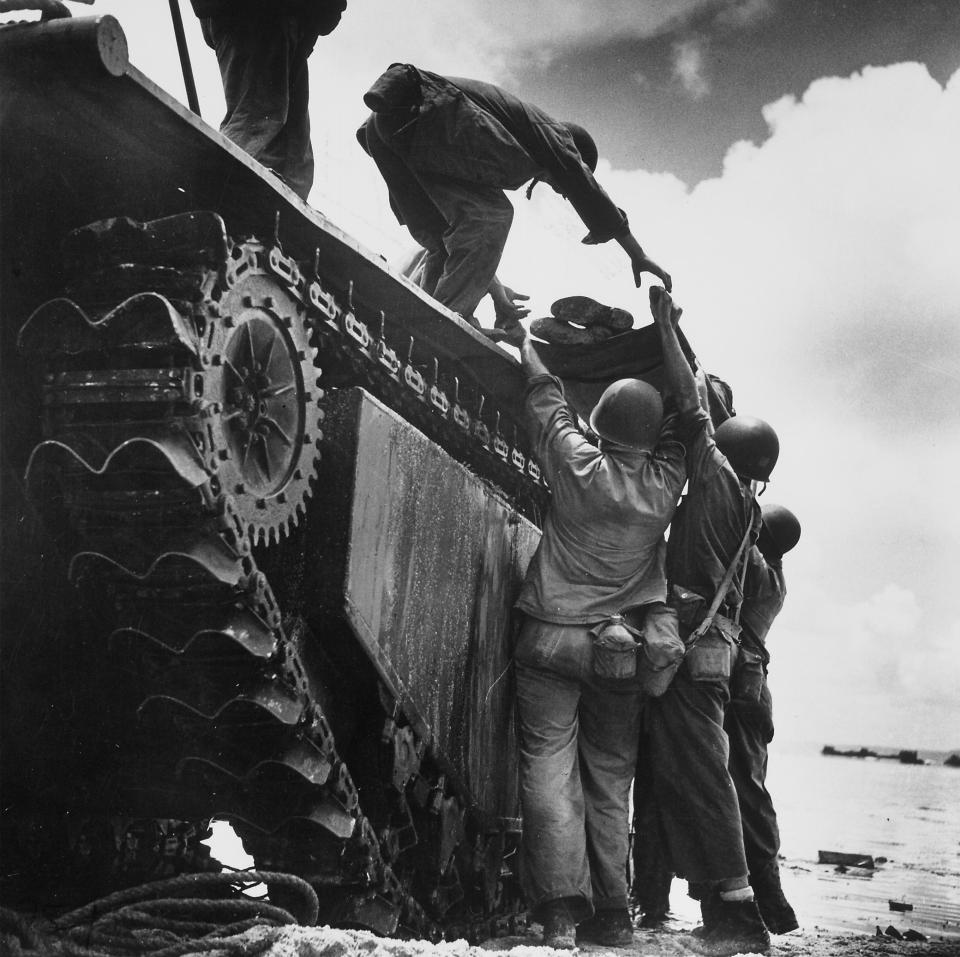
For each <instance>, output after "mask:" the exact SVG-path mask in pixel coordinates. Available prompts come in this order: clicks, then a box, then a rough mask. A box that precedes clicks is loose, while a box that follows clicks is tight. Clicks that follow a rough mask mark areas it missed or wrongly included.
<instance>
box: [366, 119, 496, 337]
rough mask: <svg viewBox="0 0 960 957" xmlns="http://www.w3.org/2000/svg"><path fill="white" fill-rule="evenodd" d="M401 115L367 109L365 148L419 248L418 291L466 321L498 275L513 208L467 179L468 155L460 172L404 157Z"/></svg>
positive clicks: (488, 188) (493, 191) (490, 189)
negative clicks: (427, 167)
mask: <svg viewBox="0 0 960 957" xmlns="http://www.w3.org/2000/svg"><path fill="white" fill-rule="evenodd" d="M409 122H410V117H409V115H408V114H406V113H400V114H393V113H374V114H373V115H372V116H371V117H370V118H369V119H368V120H367V123H366V126H365V128H364V135H365V138H366V146H367V152H368V153H369V154H370V156H371V157H372V158H373V160H374V162H375V163H376V164H377V168H378V169H379V171H380V175H381V176H382V177H383V179H384V182H385V183H386V184H387V189H388V190H389V193H390V205H391V207H392V208H393V211H394V213H395V214H396V217H397V219H398V220H399V221H400V222H401V223H403V224H404V225H405V226H406V227H407V229H408V230H409V231H410V235H411V236H412V237H413V239H414V240H415V241H416V242H417V243H419V244H420V245H421V246H422V247H423V248H424V249H425V250H426V251H427V255H426V257H425V259H424V262H423V268H422V270H421V272H420V274H419V277H418V281H419V283H420V286H421V288H422V289H423V290H424V291H425V292H427V293H429V294H430V295H431V296H433V297H434V299H436V300H437V301H438V302H440V303H442V304H443V305H444V306H446V307H447V308H448V309H450V310H451V311H452V312H458V313H460V315H461V316H463V317H464V318H465V319H470V318H472V317H473V313H474V310H475V309H476V308H477V305H478V304H479V302H480V300H481V299H482V298H483V297H484V295H485V294H486V292H487V290H488V289H489V287H490V283H491V282H492V281H493V279H494V278H495V276H496V274H497V268H498V267H499V265H500V258H501V257H502V256H503V249H504V246H505V245H506V242H507V236H508V234H509V232H510V225H511V223H512V222H513V205H512V204H511V203H510V200H509V199H507V197H506V195H505V194H504V192H503V190H502V189H499V188H498V187H496V186H485V185H483V184H480V183H475V182H471V181H470V157H469V156H464V157H463V176H462V178H461V177H458V176H456V175H446V176H445V175H440V174H436V173H426V172H421V171H418V170H416V169H413V168H411V167H410V165H408V163H407V160H406V150H405V148H404V146H405V139H404V135H403V127H404V125H405V124H407V123H409Z"/></svg>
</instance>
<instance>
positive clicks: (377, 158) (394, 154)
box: [364, 113, 448, 295]
mask: <svg viewBox="0 0 960 957" xmlns="http://www.w3.org/2000/svg"><path fill="white" fill-rule="evenodd" d="M407 122H409V117H408V116H406V114H395V113H374V114H371V116H370V117H369V118H368V119H367V122H366V124H365V126H364V131H365V138H366V144H367V151H368V152H369V153H370V156H371V158H372V159H373V161H374V162H375V163H376V164H377V169H378V170H379V171H380V175H381V176H382V177H383V181H384V182H385V183H386V184H387V190H388V191H389V194H390V207H391V208H392V209H393V212H394V215H395V216H396V217H397V221H398V222H400V223H402V224H403V225H404V226H406V227H407V229H408V230H409V231H410V235H411V236H412V237H413V239H414V241H415V242H417V243H419V244H420V245H421V246H422V247H423V248H424V250H425V251H426V256H425V257H424V259H423V261H422V263H421V265H420V268H419V271H418V274H417V284H418V285H419V286H420V288H421V289H423V290H424V291H425V292H428V293H429V294H430V295H433V293H434V290H435V289H436V286H437V281H438V280H439V278H440V276H441V274H442V273H443V266H444V263H445V262H446V261H447V250H446V247H445V246H444V245H443V234H444V233H445V232H446V231H447V228H448V224H447V221H446V219H444V218H443V213H441V212H440V210H439V209H438V208H437V205H436V203H434V201H433V200H432V199H431V198H430V196H429V195H428V194H427V192H426V190H425V189H424V188H423V186H421V185H420V181H419V179H417V177H416V175H415V174H414V173H413V171H412V170H411V169H410V168H409V167H408V166H407V164H406V161H405V160H404V158H403V155H402V152H400V151H398V150H397V149H395V148H394V145H393V139H394V137H395V135H396V133H397V130H398V129H399V128H401V127H402V126H403V125H404V124H405V123H407Z"/></svg>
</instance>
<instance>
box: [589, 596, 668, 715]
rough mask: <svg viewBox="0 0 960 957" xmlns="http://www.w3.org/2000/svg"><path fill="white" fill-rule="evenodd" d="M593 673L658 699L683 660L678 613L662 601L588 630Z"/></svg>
mask: <svg viewBox="0 0 960 957" xmlns="http://www.w3.org/2000/svg"><path fill="white" fill-rule="evenodd" d="M590 634H591V636H592V637H593V672H594V675H596V677H598V678H603V679H606V680H609V679H614V681H615V682H617V683H621V682H623V683H630V684H632V685H634V686H635V687H638V688H639V689H640V690H641V691H643V692H644V693H645V694H648V695H650V696H652V697H659V696H660V695H662V694H663V693H664V691H666V690H667V688H668V687H669V685H670V682H671V681H672V680H673V676H674V675H675V674H676V673H677V668H679V667H680V662H681V661H682V660H683V652H684V645H683V641H682V640H681V638H680V632H679V627H678V621H677V613H676V612H675V611H674V610H673V609H672V608H669V607H668V606H667V605H665V604H663V603H662V602H656V603H653V604H650V605H641V606H639V607H637V608H633V609H630V610H629V611H626V612H624V614H623V615H614V616H613V617H612V618H608V619H607V620H606V621H604V622H602V623H601V624H600V625H597V626H596V627H595V628H593V629H591V631H590Z"/></svg>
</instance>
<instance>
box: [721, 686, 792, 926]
mask: <svg viewBox="0 0 960 957" xmlns="http://www.w3.org/2000/svg"><path fill="white" fill-rule="evenodd" d="M724 727H725V728H726V730H727V734H728V736H729V739H730V775H731V777H732V778H733V783H734V785H735V786H736V789H737V797H738V798H739V802H740V816H741V820H742V823H743V842H744V848H745V850H746V855H747V865H748V867H749V868H750V883H751V885H752V886H753V889H754V893H755V895H756V898H757V904H758V905H759V907H760V913H761V914H762V915H763V918H764V920H765V921H766V923H767V926H768V927H769V928H770V930H772V931H773V932H774V933H784V932H786V931H788V930H793V929H794V928H795V927H796V926H797V921H796V915H795V914H794V912H793V908H792V907H791V906H790V904H789V902H788V901H787V899H786V897H785V896H784V894H783V890H782V888H781V886H780V865H779V863H778V861H777V856H778V854H779V852H780V830H779V827H778V826H777V813H776V811H775V810H774V807H773V799H772V798H771V796H770V792H769V791H767V787H766V779H767V747H768V745H769V744H770V742H771V741H772V740H773V699H772V698H771V695H770V689H769V687H768V685H767V681H766V678H764V681H763V684H762V685H761V689H760V699H759V701H746V700H742V699H739V698H734V699H733V700H732V701H731V702H730V706H729V707H728V709H727V716H726V721H725V723H724Z"/></svg>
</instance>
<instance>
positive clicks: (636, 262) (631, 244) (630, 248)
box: [617, 232, 673, 292]
mask: <svg viewBox="0 0 960 957" xmlns="http://www.w3.org/2000/svg"><path fill="white" fill-rule="evenodd" d="M617 242H618V243H620V245H621V246H622V247H623V249H624V252H626V254H627V255H628V256H629V257H630V262H631V264H632V265H633V281H634V282H635V283H636V284H637V285H638V286H639V285H640V277H641V276H642V275H643V274H644V273H645V272H648V273H652V274H653V275H654V276H656V277H657V279H659V280H660V282H662V283H663V285H664V286H665V287H666V290H667V292H670V290H671V289H672V288H673V281H672V280H671V279H670V273H668V272H667V271H666V269H663V268H662V267H660V266H658V265H657V264H656V263H655V262H654V261H653V260H652V259H650V258H649V256H647V254H646V253H645V252H644V251H643V247H642V246H641V245H640V243H639V242H637V238H636V236H634V235H633V233H629V232H628V233H627V234H626V235H625V236H618V237H617Z"/></svg>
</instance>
